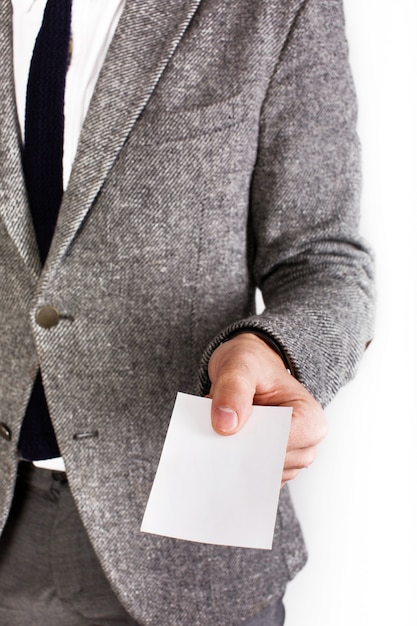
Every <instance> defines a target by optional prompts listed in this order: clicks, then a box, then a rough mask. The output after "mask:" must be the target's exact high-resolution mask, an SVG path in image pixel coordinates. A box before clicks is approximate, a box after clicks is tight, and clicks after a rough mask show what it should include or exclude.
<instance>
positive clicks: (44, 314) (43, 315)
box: [35, 304, 59, 328]
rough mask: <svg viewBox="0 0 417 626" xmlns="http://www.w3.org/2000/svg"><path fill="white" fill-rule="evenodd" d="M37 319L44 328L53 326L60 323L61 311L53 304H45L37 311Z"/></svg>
mask: <svg viewBox="0 0 417 626" xmlns="http://www.w3.org/2000/svg"><path fill="white" fill-rule="evenodd" d="M35 320H36V323H37V324H38V326H41V327H42V328H52V327H53V326H56V325H57V324H59V313H58V311H57V310H56V309H55V308H54V307H53V306H49V305H47V304H45V305H44V306H41V307H39V309H38V310H37V311H36V313H35Z"/></svg>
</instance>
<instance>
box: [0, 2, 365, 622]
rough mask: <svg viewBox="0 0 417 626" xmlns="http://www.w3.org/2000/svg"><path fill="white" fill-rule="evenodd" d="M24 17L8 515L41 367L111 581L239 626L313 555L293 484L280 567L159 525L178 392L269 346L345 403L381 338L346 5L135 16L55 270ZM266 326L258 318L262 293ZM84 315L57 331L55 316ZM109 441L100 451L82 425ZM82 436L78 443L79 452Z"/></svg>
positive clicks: (7, 53)
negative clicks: (25, 78)
mask: <svg viewBox="0 0 417 626" xmlns="http://www.w3.org/2000/svg"><path fill="white" fill-rule="evenodd" d="M9 4H10V3H8V2H4V3H1V8H0V58H1V59H2V64H1V67H0V98H1V103H2V105H1V110H0V289H1V294H2V296H1V301H0V320H1V325H2V329H3V332H2V333H1V334H0V360H1V368H0V399H1V402H0V421H1V422H3V423H5V424H7V426H8V428H9V429H10V431H11V440H10V441H7V440H6V439H0V458H1V464H2V472H1V475H0V494H1V495H0V503H1V518H2V520H3V521H4V520H5V519H6V517H7V513H8V509H9V505H10V501H11V498H12V494H13V484H14V478H15V472H16V462H17V454H18V451H17V449H16V446H17V440H18V434H19V429H20V424H21V420H22V416H23V414H24V411H25V406H26V403H27V400H28V397H29V394H30V389H31V385H32V383H33V379H34V376H35V374H36V371H37V368H38V367H39V366H40V367H41V369H42V374H43V379H44V384H45V389H46V394H47V399H48V403H49V406H50V411H51V416H52V420H53V423H54V427H55V430H56V433H57V438H58V441H59V445H60V449H61V451H62V453H63V455H64V457H65V462H66V466H67V470H68V477H69V481H70V486H71V489H72V492H73V494H74V497H75V499H76V502H77V505H78V508H79V511H80V514H81V516H82V519H83V522H84V524H85V527H86V529H87V531H88V533H89V535H90V538H91V540H92V542H93V545H94V547H95V550H96V552H97V554H98V556H99V559H100V561H101V563H102V565H103V568H104V570H105V572H106V574H107V576H108V577H109V579H110V580H111V582H112V584H113V586H114V589H115V590H116V592H117V593H118V594H119V596H120V598H121V600H122V601H123V602H124V604H125V605H126V607H127V608H128V609H129V610H130V611H131V612H132V614H133V615H135V616H136V619H137V620H138V621H139V622H140V623H142V624H147V625H155V626H162V625H165V624H166V625H168V624H169V625H170V626H172V625H179V626H182V625H188V624H193V625H205V626H212V625H213V624H216V625H217V626H230V625H231V624H234V623H235V624H237V623H240V621H242V620H243V619H245V618H247V617H249V616H250V615H253V614H255V613H257V612H258V611H260V610H261V609H262V608H263V606H265V605H266V604H268V602H270V601H271V599H273V598H274V597H278V596H280V595H282V594H283V592H284V590H285V585H286V583H287V581H288V580H289V579H291V578H292V577H293V576H294V575H295V573H296V572H297V571H298V570H299V569H300V567H301V566H302V565H303V564H304V562H305V548H304V544H303V541H302V537H301V533H300V529H299V526H298V523H297V520H296V518H295V515H294V512H293V509H292V505H291V502H290V499H289V496H288V492H287V490H286V489H284V490H283V493H282V496H281V502H280V507H279V513H278V518H277V525H276V535H275V541H274V547H273V550H272V551H271V552H269V551H253V550H245V549H236V548H227V547H216V546H207V545H199V544H194V543H188V542H181V541H175V540H172V539H167V538H163V537H156V536H150V535H146V534H142V533H140V532H139V528H140V523H141V519H142V516H143V512H144V507H145V504H146V501H147V497H148V495H149V491H150V487H151V484H152V480H153V477H154V473H155V469H156V465H157V462H158V458H159V454H160V451H161V448H162V445H163V440H164V435H165V432H166V429H167V425H168V420H169V415H170V410H171V408H172V405H173V402H174V399H175V394H176V392H177V391H178V390H182V391H187V392H191V393H201V392H203V391H204V388H205V387H206V386H207V382H208V381H207V362H208V359H209V356H210V354H211V353H212V351H213V349H214V348H215V347H216V346H217V345H218V344H219V343H220V342H221V341H223V340H224V339H226V338H227V337H229V336H230V334H231V333H233V332H234V331H235V330H236V329H238V328H243V327H245V328H259V329H261V330H263V331H265V332H267V333H268V334H269V335H270V336H271V337H272V338H273V339H274V340H275V341H276V342H277V343H278V344H279V345H280V346H281V348H282V350H283V351H284V352H285V353H286V355H287V358H288V360H289V362H290V363H291V367H292V368H293V371H294V374H295V375H296V376H297V377H298V378H299V380H300V381H301V382H302V383H303V384H304V385H306V387H307V388H308V389H309V390H310V391H311V392H312V393H313V394H314V395H315V397H316V398H317V399H319V400H320V401H321V402H322V403H323V404H326V403H327V402H329V400H330V399H331V398H332V397H333V395H334V394H335V393H336V391H337V390H338V389H339V387H340V386H341V385H343V384H344V383H346V382H347V381H348V380H349V379H350V378H351V377H352V375H353V374H354V372H355V370H356V367H357V363H358V360H359V358H360V355H361V354H362V352H363V350H364V348H365V345H366V343H367V341H369V339H370V336H371V318H372V271H373V269H372V259H371V256H370V253H369V250H368V249H367V247H366V245H365V244H364V243H363V242H362V240H361V239H360V237H359V236H358V232H357V228H358V197H359V191H360V174H359V156H358V141H357V138H356V134H355V123H356V105H355V97H354V93H353V88H352V80H351V76H350V71H349V67H348V59H347V54H348V53H347V46H346V41H345V37H344V24H343V13H342V6H341V1H340V0H257V1H256V2H254V1H253V0H239V1H238V2H224V0H201V1H199V0H164V2H148V1H146V0H141V1H136V0H127V4H126V8H125V11H124V14H123V15H122V17H121V20H120V23H119V26H118V29H117V32H116V34H115V37H114V40H113V42H112V45H111V48H110V50H109V53H108V57H107V60H106V62H105V66H104V68H103V71H102V73H101V75H100V78H99V82H98V85H97V88H96V91H95V95H94V97H93V100H92V103H91V106H90V110H89V112H88V115H87V119H86V122H85V124H84V127H83V130H82V135H81V138H80V143H79V149H78V153H77V157H76V161H75V164H74V168H73V172H72V175H71V180H70V183H69V186H68V189H67V191H66V193H65V196H64V200H63V204H62V208H61V212H60V216H59V221H58V225H57V229H56V233H55V237H54V240H53V243H52V246H51V250H50V254H49V257H48V259H47V262H46V264H45V266H44V268H43V269H42V271H41V268H40V263H39V258H38V254H37V250H36V243H35V238H34V232H33V227H32V223H31V219H30V214H29V210H28V205H27V199H26V194H25V187H24V182H23V177H22V171H21V164H20V144H19V135H18V125H17V120H16V110H15V103H14V90H13V75H12V41H11V15H10V6H9ZM257 287H259V288H260V289H261V290H262V293H263V297H264V301H265V310H264V311H263V312H262V313H260V314H259V313H257V312H256V309H255V289H256V288H257ZM44 304H49V305H52V306H54V307H55V308H56V309H57V310H58V311H59V313H60V322H59V324H58V325H57V326H55V327H54V328H51V329H44V328H41V327H39V326H38V325H37V324H36V321H35V313H36V310H37V309H38V307H40V306H42V305H44ZM95 431H97V432H98V436H97V437H94V438H87V439H86V438H82V439H80V438H77V437H76V435H77V433H85V432H95ZM74 435H75V437H74Z"/></svg>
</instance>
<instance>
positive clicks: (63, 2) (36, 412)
mask: <svg viewBox="0 0 417 626" xmlns="http://www.w3.org/2000/svg"><path fill="white" fill-rule="evenodd" d="M70 37H71V0H48V2H47V4H46V8H45V12H44V16H43V22H42V26H41V29H40V31H39V34H38V37H37V39H36V43H35V47H34V50H33V55H32V62H31V66H30V71H29V78H28V84H27V92H26V117H25V141H24V148H23V170H24V174H25V181H26V189H27V194H28V198H29V205H30V209H31V212H32V217H33V223H34V226H35V232H36V237H37V241H38V246H39V253H40V257H41V261H42V263H44V262H45V260H46V257H47V255H48V251H49V246H50V243H51V241H52V237H53V234H54V230H55V225H56V221H57V218H58V212H59V207H60V205H61V201H62V194H63V184H62V156H63V145H64V97H65V79H66V73H67V69H68V64H69V45H70ZM19 446H20V450H21V453H22V456H23V457H24V458H26V459H31V460H35V459H45V458H52V457H56V456H59V449H58V444H57V442H56V439H55V434H54V431H53V427H52V424H51V421H50V418H49V412H48V408H47V404H46V400H45V394H44V391H43V386H42V380H41V376H40V373H38V376H37V379H36V382H35V386H34V388H33V392H32V396H31V398H30V401H29V404H28V407H27V411H26V416H25V419H24V422H23V426H22V430H21V434H20V442H19Z"/></svg>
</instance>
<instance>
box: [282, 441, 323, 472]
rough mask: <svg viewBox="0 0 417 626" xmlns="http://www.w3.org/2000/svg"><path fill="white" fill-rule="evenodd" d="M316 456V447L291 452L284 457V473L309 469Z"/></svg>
mask: <svg viewBox="0 0 417 626" xmlns="http://www.w3.org/2000/svg"><path fill="white" fill-rule="evenodd" d="M316 456H317V446H310V447H309V448H301V449H298V450H291V451H290V452H287V454H286V455H285V462H284V471H286V470H288V471H292V470H298V471H299V470H302V469H305V468H306V467H310V465H312V463H314V461H315V459H316Z"/></svg>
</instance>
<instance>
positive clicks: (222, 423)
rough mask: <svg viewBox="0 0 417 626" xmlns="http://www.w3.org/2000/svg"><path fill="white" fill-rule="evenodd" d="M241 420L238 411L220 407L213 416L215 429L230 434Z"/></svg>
mask: <svg viewBox="0 0 417 626" xmlns="http://www.w3.org/2000/svg"><path fill="white" fill-rule="evenodd" d="M238 423H239V420H238V417H237V413H236V411H233V409H226V408H225V407H222V406H219V407H217V409H216V410H215V411H214V414H213V428H215V430H219V431H221V432H223V433H229V432H231V431H232V430H234V429H235V428H236V426H237V425H238Z"/></svg>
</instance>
